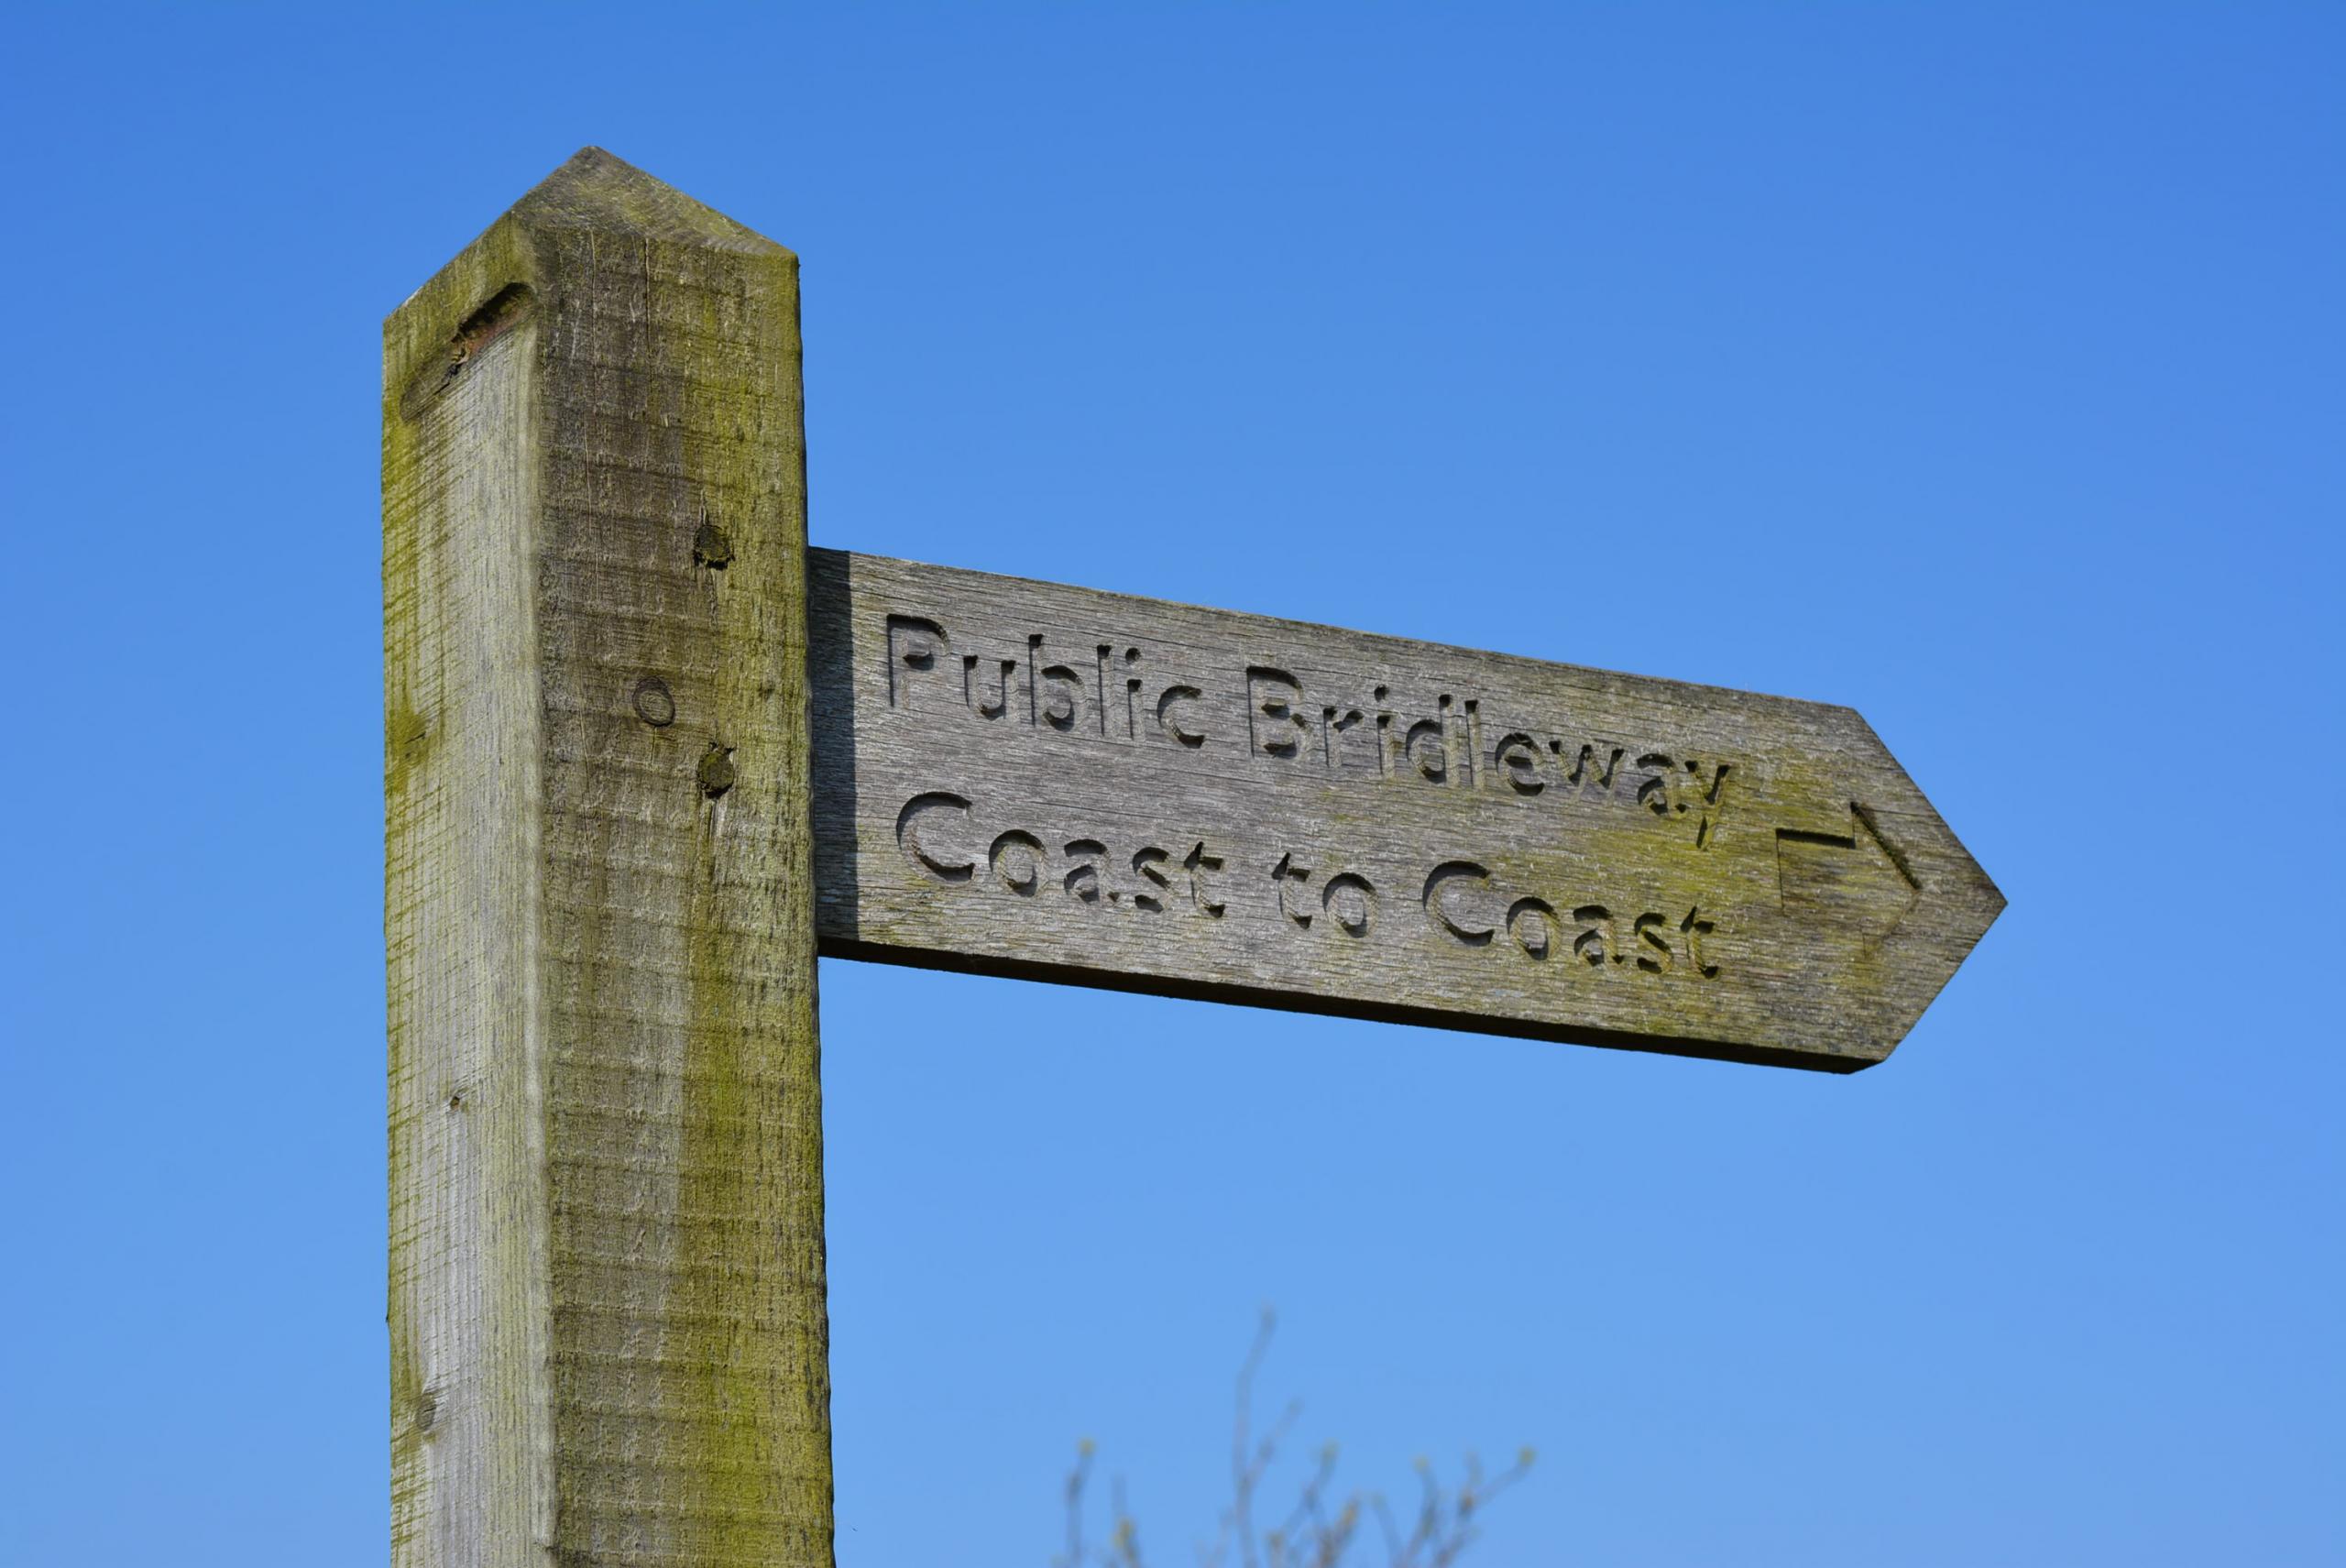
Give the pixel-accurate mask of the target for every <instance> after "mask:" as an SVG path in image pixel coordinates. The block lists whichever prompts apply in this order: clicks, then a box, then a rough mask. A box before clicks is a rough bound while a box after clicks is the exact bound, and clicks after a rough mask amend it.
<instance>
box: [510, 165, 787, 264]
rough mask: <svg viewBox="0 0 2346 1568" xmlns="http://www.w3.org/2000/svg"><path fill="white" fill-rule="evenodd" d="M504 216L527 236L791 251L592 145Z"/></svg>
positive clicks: (782, 253) (780, 253) (760, 251)
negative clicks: (536, 232) (561, 234)
mask: <svg viewBox="0 0 2346 1568" xmlns="http://www.w3.org/2000/svg"><path fill="white" fill-rule="evenodd" d="M510 215H511V216H512V217H514V218H516V219H518V220H519V221H521V223H522V224H523V225H526V226H529V227H532V228H566V229H597V230H600V231H603V232H605V233H615V234H636V235H641V236H645V237H647V238H651V239H658V240H666V241H669V242H671V243H674V244H682V245H700V246H710V247H716V248H718V249H723V250H738V251H746V252H751V253H756V254H764V255H772V256H783V257H787V256H789V255H790V254H791V252H790V250H789V249H788V248H787V247H784V246H781V245H777V244H776V243H774V242H773V240H770V239H768V238H767V237H766V236H763V235H762V234H760V233H758V232H757V231H756V230H755V229H752V228H750V227H749V226H747V225H743V224H740V223H737V222H735V221H734V220H733V219H731V218H729V217H727V216H726V215H725V214H723V213H720V212H718V210H717V209H716V208H714V207H711V206H708V205H707V204H706V203H702V202H698V201H696V200H695V199H694V198H692V197H690V196H687V195H686V194H685V192H682V191H679V190H677V189H676V188H675V187H674V186H673V185H671V184H669V183H667V182H666V181H663V180H659V179H656V178H654V177H653V176H652V175H649V174H646V173H645V172H644V171H643V170H641V169H638V168H637V167H636V166H635V165H633V164H631V163H630V162H628V161H627V160H626V159H623V158H620V157H619V156H618V155H617V154H615V153H612V152H610V151H608V150H607V149H606V148H600V147H597V146H596V145H594V144H593V143H591V142H590V143H588V144H587V145H586V146H585V147H582V148H579V149H578V150H577V151H576V152H574V153H572V154H571V155H570V157H569V158H568V159H565V160H564V162H563V164H562V166H561V167H560V168H558V169H556V170H554V172H553V173H551V174H549V175H547V176H546V177H545V178H544V179H543V180H541V181H538V183H537V184H536V185H535V186H533V187H532V189H531V190H530V192H529V193H528V194H527V195H525V196H523V197H522V198H521V200H520V201H519V202H516V203H514V204H513V208H512V212H511V214H510Z"/></svg>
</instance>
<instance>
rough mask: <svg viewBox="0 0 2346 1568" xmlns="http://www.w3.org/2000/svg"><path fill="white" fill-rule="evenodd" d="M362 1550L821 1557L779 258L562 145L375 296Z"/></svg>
mask: <svg viewBox="0 0 2346 1568" xmlns="http://www.w3.org/2000/svg"><path fill="white" fill-rule="evenodd" d="M384 367H385V378H384V389H383V492H384V560H383V580H384V654H385V660H384V663H385V669H384V679H385V687H384V700H385V718H386V730H387V733H386V741H387V758H386V772H385V794H386V810H387V835H388V840H389V842H388V888H387V907H386V912H385V925H386V928H387V932H386V934H387V938H388V946H389V1000H390V1082H389V1090H390V1248H391V1256H390V1302H389V1304H390V1338H391V1378H392V1406H391V1448H392V1498H393V1543H392V1545H393V1550H392V1561H393V1562H394V1563H397V1564H400V1565H402V1568H459V1565H463V1568H475V1565H486V1568H507V1565H510V1568H521V1565H522V1564H525V1563H526V1564H529V1565H531V1568H547V1565H549V1564H554V1563H560V1564H564V1565H565V1568H586V1565H589V1564H593V1565H606V1564H608V1565H612V1568H617V1565H620V1564H627V1565H630V1568H652V1565H655V1564H677V1565H683V1564H692V1565H693V1568H741V1565H748V1564H761V1565H788V1568H815V1565H825V1564H828V1563H830V1561H831V1515H830V1453H829V1426H828V1371H827V1354H826V1343H827V1335H826V1326H825V1317H824V1313H825V1305H824V1271H823V1232H822V1134H821V1125H822V1124H821V1106H820V1094H819V1090H818V1086H817V1039H816V1026H815V943H814V935H813V930H812V896H811V894H812V890H811V885H810V858H811V847H810V841H809V824H808V809H809V783H808V774H807V768H808V740H807V693H806V679H805V667H806V666H805V615H804V602H805V599H804V596H805V583H804V572H805V565H806V563H805V538H806V520H805V481H804V449H803V438H802V435H801V410H800V390H799V344H798V322H797V268H796V262H795V258H793V257H792V256H791V255H790V253H789V252H787V251H785V250H784V249H783V248H782V247H779V246H776V245H773V244H772V243H771V242H769V241H767V240H765V239H762V238H761V237H759V236H756V235H754V234H752V233H751V232H750V231H748V230H747V229H744V228H741V227H740V225H736V224H733V223H732V222H730V221H729V220H728V219H725V218H723V217H720V216H719V215H718V214H715V213H712V212H710V211H708V210H707V209H706V208H704V207H701V206H699V205H698V204H696V203H693V202H691V201H690V200H688V199H686V198H685V197H683V196H681V195H679V194H678V193H677V192H674V191H672V190H670V189H668V188H667V187H666V186H664V185H662V184H660V183H659V182H658V181H653V180H651V179H650V178H648V177H646V176H644V175H642V174H640V173H638V172H637V171H635V170H631V169H629V168H628V167H627V166H626V165H624V164H621V163H619V161H618V160H617V159H611V158H609V157H608V156H607V155H604V154H601V153H599V152H596V151H593V150H591V149H590V150H589V151H586V152H584V153H581V154H580V155H579V156H578V157H577V158H576V159H573V160H572V161H571V162H570V163H569V164H567V165H566V166H565V167H564V168H563V169H562V170H559V171H557V172H556V173H555V174H554V176H553V177H552V178H551V179H549V180H548V181H546V182H545V183H544V184H543V185H542V186H540V187H539V188H538V189H537V190H535V191H534V192H532V193H531V194H530V195H529V196H528V197H526V198H525V199H524V200H523V201H522V202H521V203H520V204H519V205H518V206H516V207H515V208H514V209H513V210H512V211H511V212H510V214H507V215H506V216H505V217H504V218H503V219H501V220H500V221H499V222H498V223H497V224H496V225H494V226H493V227H491V228H490V229H489V230H488V233H487V234H485V235H483V236H481V238H480V239H479V240H478V241H477V242H476V243H475V244H474V245H473V246H471V247H469V248H467V249H466V251H464V252H463V253H462V254H461V255H460V256H458V257H457V258H456V259H455V261H453V262H451V263H450V264H449V266H448V267H447V268H446V269H444V271H443V272H442V273H441V274H440V275H439V276H438V277H437V278H435V279H433V281H432V282H431V283H429V284H427V285H426V286H425V287H424V288H423V289H422V291H419V292H418V293H417V294H416V295H415V296H414V297H413V298H412V299H411V300H409V301H408V302H407V303H406V304H405V305H403V306H402V307H401V308H400V310H399V312H398V313H396V314H395V315H393V316H392V317H391V319H390V321H389V323H387V324H386V327H385V334H384Z"/></svg>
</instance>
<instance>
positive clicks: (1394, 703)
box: [383, 149, 2002, 1568]
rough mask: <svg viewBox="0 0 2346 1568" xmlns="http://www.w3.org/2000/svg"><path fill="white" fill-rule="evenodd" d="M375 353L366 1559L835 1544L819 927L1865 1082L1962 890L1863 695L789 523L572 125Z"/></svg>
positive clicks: (782, 342)
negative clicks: (377, 938)
mask: <svg viewBox="0 0 2346 1568" xmlns="http://www.w3.org/2000/svg"><path fill="white" fill-rule="evenodd" d="M384 363H385V378H384V394H383V397H384V401H383V429H384V444H383V472H384V618H385V711H386V744H387V764H386V774H385V793H386V812H387V838H388V866H389V872H388V887H387V909H386V920H385V925H386V935H387V941H388V947H389V984H390V1156H391V1281H390V1287H391V1288H390V1325H391V1346H392V1393H393V1399H392V1454H393V1491H392V1495H393V1507H394V1512H393V1560H394V1562H395V1563H399V1564H402V1565H412V1568H455V1565H458V1564H462V1565H466V1568H473V1565H495V1568H504V1565H507V1564H513V1565H519V1564H522V1563H529V1564H532V1565H533V1568H586V1565H588V1564H594V1565H598V1568H599V1565H605V1564H608V1565H612V1568H618V1565H620V1564H628V1565H631V1568H633V1565H641V1568H650V1565H654V1564H675V1565H679V1568H681V1565H683V1564H688V1563H689V1564H693V1565H695V1568H737V1565H747V1564H772V1565H778V1568H779V1565H788V1568H809V1565H817V1564H828V1563H829V1562H830V1538H831V1519H830V1468H829V1465H830V1455H829V1427H828V1371H827V1355H828V1352H827V1344H828V1330H827V1327H826V1322H825V1315H824V1314H825V1305H824V1284H823V1242H822V1124H821V1102H820V1089H819V1075H818V1070H817V1061H818V1050H817V1034H816V1023H815V1006H814V1002H815V959H816V956H817V951H818V946H819V950H820V951H821V952H823V953H828V954H834V955H838V956H843V957H852V958H865V959H882V960H886V961H892V962H903V963H914V964H924V965H931V966H936V967H942V968H951V969H963V970H980V971H985V972H991V973H999V974H1008V975H1016V976H1025V977H1030V978H1035V979H1043V980H1055V981H1071V982H1075V983H1080V984H1089V985H1100V986H1109V987H1114V988H1119V989H1126V990H1137V991H1149V992H1161V993H1166V994H1172V995H1180V996H1196V997H1207V998H1215V999H1221V1000H1226V1001H1233V1002H1245V1003H1257V1004H1262V1005H1266V1006H1274V1007H1285V1008H1296V1009H1305V1010H1310V1011H1317V1012H1327V1013H1337V1014H1351V1015H1354V1016H1360V1017H1368V1018H1384V1019H1395V1020H1399V1021H1405V1022H1413V1023H1424V1024H1437V1025H1446V1026H1450V1027H1455V1028H1463V1029H1474V1030H1483V1031H1488V1032H1494V1033H1500V1034H1509V1035H1519V1036H1534V1037H1539V1038H1547V1039H1557V1040H1568V1041H1578V1042H1583V1043H1587V1044H1593V1045H1605V1046H1619V1047H1632V1048H1637V1049H1643V1050H1658V1051H1670V1052H1676V1053H1682V1054H1688V1055H1696V1056H1706V1057H1717V1058H1728V1059H1734V1060H1742V1061H1752V1062H1762V1063H1770V1064H1774V1065H1781V1066H1791V1067H1805V1068H1817V1069H1825V1070H1830V1071H1841V1072H1846V1071H1851V1070H1854V1069H1859V1068H1863V1067H1867V1066H1870V1065H1871V1064H1873V1063H1875V1062H1878V1061H1880V1060H1881V1059H1882V1058H1884V1057H1886V1056H1888V1055H1889V1054H1890V1052H1891V1048H1892V1047H1895V1046H1896V1044H1897V1043H1898V1041H1899V1039H1900V1038H1901V1037H1902V1036H1903V1035H1904V1034H1905V1033H1906V1032H1907V1030H1908V1029H1910V1028H1911V1027H1912V1026H1913V1024H1914V1022H1915V1020H1916V1019H1917V1018H1918V1017H1919V1016H1920V1015H1921V1014H1922V1012H1923V1010H1924V1007H1925V1006H1927V1005H1928V1004H1929V1003H1930V1000H1931V998H1932V997H1933V996H1934V995H1935V994H1936V993H1937V992H1938V990H1939V989H1940V987H1941V986H1943V985H1944V984H1945V983H1946V981H1947V979H1948V978H1949V977H1950V976H1951V975H1952V974H1953V972H1954V970H1955V969H1956V967H1957V965H1958V964H1959V963H1960V962H1961V961H1962V959H1963V958H1964V956H1965V955H1966V954H1967V953H1968V951H1969V950H1970V948H1971V947H1972V945H1973V944H1974V943H1976V942H1977V941H1978V940H1979V938H1980V936H1981V935H1982V934H1983V933H1984V932H1985V931H1986V929H1987V927H1988V926H1989V924H1990V922H1991V921H1992V920H1993V919H1994V918H1995V916H1996V914H1997V912H1998V910H1999V909H2001V906H2002V899H2001V895H2000V894H1998V893H1997V891H1996V889H1995V887H1994V885H1993V884H1992V883H1990V882H1989V880H1988V878H1987V877H1986V875H1985V874H1984V873H1982V872H1981V871H1980V869H1979V866H1978V865H1977V864H1975V863H1974V862H1973V861H1972V860H1971V858H1970V857H1969V856H1968V854H1967V853H1966V852H1965V851H1964V850H1963V847H1962V846H1961V845H1960V844H1959V843H1958V842H1957V840H1956V839H1955V837H1954V835H1953V834H1952V833H1950V832H1949V831H1948V830H1947V828H1946V825H1945V824H1944V823H1943V822H1941V821H1940V819H1939V817H1938V816H1937V814H1936V813H1935V811H1933V810H1932V809H1931V807H1930V806H1929V804H1928V802H1926V801H1925V800H1924V797H1923V795H1922V794H1921V793H1920V791H1918V790H1917V789H1916V788H1915V787H1914V785H1913V783H1912V782H1911V781H1910V780H1909V779H1908V778H1907V777H1906V775H1905V773H1903V772H1902V770H1901V769H1900V768H1899V767H1898V765H1897V763H1896V762H1893V761H1892V760H1891V757H1890V755H1889V753H1888V752H1887V751H1885V750H1884V749H1883V748H1882V746H1881V744H1880V741H1879V740H1876V739H1875V738H1874V736H1873V734H1872V732H1871V731H1870V730H1869V729H1867V727H1866V725H1865V723H1864V721H1863V720H1862V719H1860V718H1858V716H1857V715H1856V714H1854V713H1852V712H1850V711H1849V710H1848V709H1847V708H1839V707H1825V706H1822V705H1818V704H1814V703H1804V702H1795V701H1790V700H1787V699H1784V698H1780V697H1768V696H1753V695H1750V694H1746V693H1738V692H1732V691H1725V690H1719V689H1716V688H1710V687H1701V686H1692V685H1681V684H1678V683H1674V682H1669V681H1659V680H1648V679H1641V678H1639V677H1635V676H1628V675H1620V674H1607V673H1606V672H1602V671H1596V670H1587V669H1580V668H1576V667H1573V666H1570V665H1561V664H1550V663H1537V662H1534V661H1530V660H1526V659H1519V658H1512V657H1506V656H1502V655H1498V654H1493V653H1483V652H1470V651H1466V650H1462V649H1455V648H1444V647H1437V646H1433V645H1430V644H1426V643H1421V642H1413V641H1404V640H1400V639H1395V638H1387V637H1376V636H1370V635H1366V634H1364V633H1359V632H1352V631H1340V630H1332V629H1329V628H1324V627H1316V626H1306V625H1300V624H1297V623H1293V622H1288V621H1280V620H1268V619H1265V618H1262V617H1259V616H1250V615H1237V614H1232V613H1228V612H1223V611H1216V610H1208V609H1193V608H1191V607H1189V606H1184V605H1176V604H1168V603H1164V602H1161V601H1157V600H1151V599H1140V598H1124V597H1122V596H1117V595H1111V594H1103V593H1095V592H1091V591H1090V590H1086V589H1081V588H1072V587H1058V586H1054V585H1049V584H1043V583H1034V582H1025V581H1019V580H1015V579H1010V578H1003V577H993V576H984V575H981V574H979V573H974V572H968V571H959V570H952V569H948V568H945V567H937V566H923V565H913V564H911V563H907V562H902V561H892V560H885V559H881V558H878V557H872V556H864V555H854V554H839V553H836V552H830V551H810V550H808V549H807V548H806V507H805V482H804V446H803V436H802V433H801V431H802V421H801V396H800V379H799V351H798V337H797V271H796V262H795V258H793V257H792V256H791V255H790V253H789V252H787V251H785V250H784V249H782V248H781V247H778V246H775V245H773V243H772V242H770V241H767V240H765V239H763V238H762V237H760V236H757V235H755V234H753V233H751V231H749V230H747V229H744V228H742V227H741V226H740V225H737V224H734V223H733V222H731V221H730V220H729V219H727V218H724V217H722V216H720V215H719V214H716V213H713V212H711V211H709V210H708V209H707V208H705V207H702V206H700V205H699V204H698V203H694V202H692V201H691V200H690V199H689V198H686V197H685V196H683V195H681V194H679V193H678V192H674V191H673V190H671V189H669V188H668V187H666V186H664V185H663V184H661V183H660V182H658V181H654V180H652V179H651V178H649V177H648V176H646V175H644V174H641V172H639V171H637V170H632V169H630V168H629V167H628V166H627V165H625V164H623V163H621V162H619V160H618V159H613V158H611V157H610V156H609V155H608V154H605V153H602V152H599V151H597V150H594V149H588V150H587V151H585V152H582V153H580V154H579V155H578V156H577V157H576V158H575V159H572V160H571V161H570V162H569V163H568V164H566V165H565V167H564V168H563V169H562V170H558V171H557V172H556V173H555V174H554V176H552V177H551V178H550V179H549V180H547V181H545V182H544V183H543V185H541V186H540V187H539V188H538V189H537V190H535V191H533V192H531V193H530V195H528V196H527V197H525V198H524V199H523V200H522V201H521V203H519V204H518V205H516V206H515V207H514V209H513V210H512V211H511V212H510V213H509V214H506V216H505V217H504V218H502V219H500V220H499V222H498V224H496V225H494V226H492V227H491V228H490V229H489V230H488V233H486V234H485V235H483V236H481V237H480V239H478V240H477V241H476V242H475V243H474V244H473V245H472V246H471V247H468V248H467V249H466V250H465V251H464V252H463V253H462V254H461V255H459V256H458V257H457V258H456V259H455V261H453V262H451V263H450V264H449V265H448V266H447V267H446V268H445V269H443V270H442V272H441V273H440V275H439V276H438V277H436V278H435V279H433V281H432V282H431V283H429V284H427V285H426V286H425V287H424V288H423V289H422V290H421V291H418V293H417V294H416V295H415V296H414V297H413V298H411V300H409V301H408V302H407V303H406V304H404V305H403V306H401V307H400V310H399V311H398V312H397V313H395V314H394V315H393V316H392V318H391V319H390V321H389V323H387V326H386V330H385V350H384Z"/></svg>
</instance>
